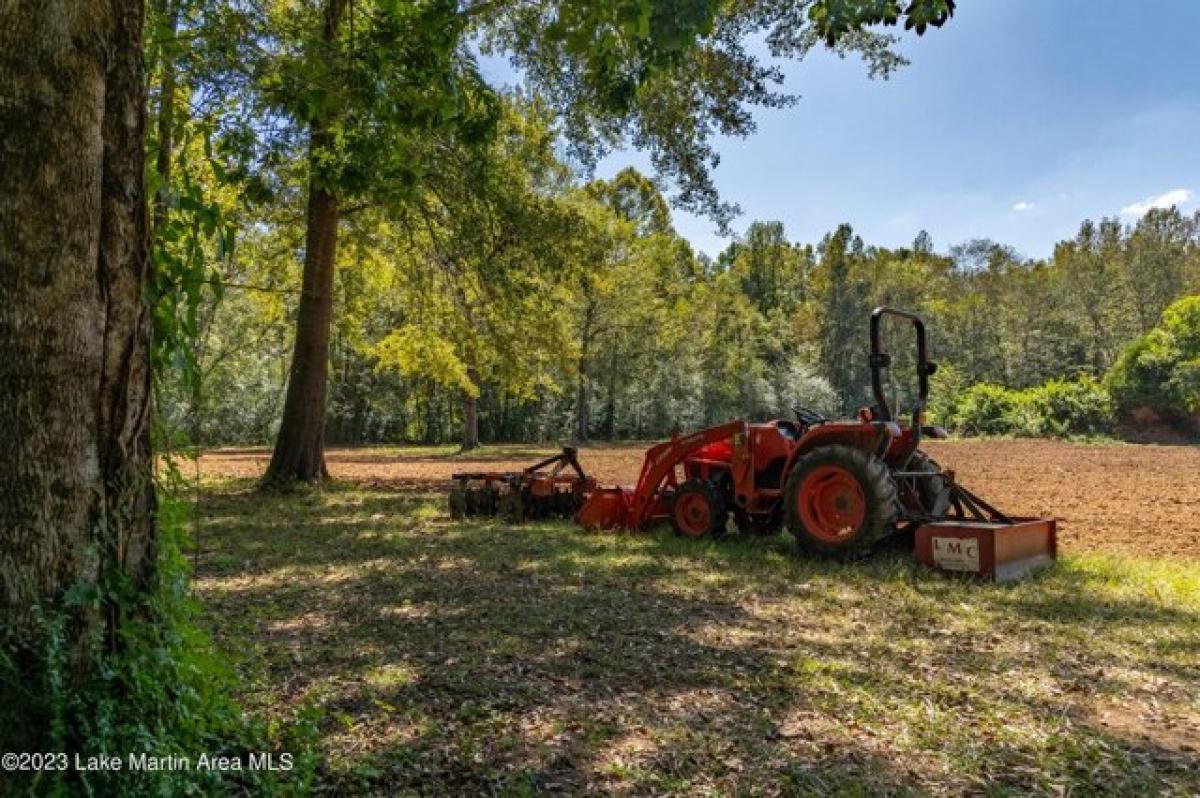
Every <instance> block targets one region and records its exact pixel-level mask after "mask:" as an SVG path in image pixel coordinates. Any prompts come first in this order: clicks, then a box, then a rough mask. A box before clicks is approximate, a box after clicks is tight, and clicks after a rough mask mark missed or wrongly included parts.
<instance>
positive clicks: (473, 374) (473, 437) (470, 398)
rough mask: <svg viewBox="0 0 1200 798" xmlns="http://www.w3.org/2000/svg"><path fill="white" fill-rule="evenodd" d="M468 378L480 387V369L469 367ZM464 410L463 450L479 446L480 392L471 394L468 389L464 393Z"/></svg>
mask: <svg viewBox="0 0 1200 798" xmlns="http://www.w3.org/2000/svg"><path fill="white" fill-rule="evenodd" d="M467 378H468V379H470V380H471V382H472V383H474V385H475V387H476V388H479V387H480V383H479V371H478V369H474V368H471V369H468V370H467ZM462 411H463V434H462V448H463V451H470V450H471V449H478V448H479V394H475V395H471V394H470V393H468V392H467V391H463V394H462Z"/></svg>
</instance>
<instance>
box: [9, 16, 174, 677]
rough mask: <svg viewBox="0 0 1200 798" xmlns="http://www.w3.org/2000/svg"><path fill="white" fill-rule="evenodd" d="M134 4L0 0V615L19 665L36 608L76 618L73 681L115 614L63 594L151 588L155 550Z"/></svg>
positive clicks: (108, 634) (111, 627) (30, 641)
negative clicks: (71, 602)
mask: <svg viewBox="0 0 1200 798" xmlns="http://www.w3.org/2000/svg"><path fill="white" fill-rule="evenodd" d="M143 13H144V12H143V4H142V1H141V0H110V2H87V1H85V0H78V2H67V1H66V0H53V1H52V0H11V1H10V2H8V3H7V4H4V5H0V130H3V131H4V133H3V136H2V137H0V164H2V166H0V603H2V604H3V610H2V612H0V617H3V619H4V621H5V624H6V625H9V626H10V629H11V630H12V631H13V632H14V634H13V635H12V636H10V637H9V639H8V641H7V643H8V644H9V645H11V646H12V647H13V651H12V653H13V655H14V658H15V660H16V662H17V663H18V665H19V666H20V665H21V664H22V663H31V662H33V661H35V659H31V658H29V657H32V655H33V652H32V651H30V650H29V649H31V648H32V647H34V646H36V645H37V643H36V638H35V635H36V626H35V624H34V623H33V621H32V619H33V617H34V613H35V608H39V610H40V612H41V613H42V614H43V615H45V614H46V613H47V612H49V613H55V612H58V611H62V612H64V613H67V614H68V615H69V616H71V619H72V620H71V623H69V624H68V626H67V634H68V636H69V640H68V644H69V646H70V650H71V655H72V656H71V661H72V665H73V673H74V675H75V677H76V678H78V679H83V678H86V677H87V676H88V675H89V674H90V673H91V672H92V670H93V668H94V667H95V664H96V662H97V656H98V655H100V654H102V653H103V652H104V650H105V648H102V647H100V646H101V645H102V644H103V645H104V646H106V647H107V649H108V650H111V649H112V648H113V647H114V646H115V645H116V641H117V639H118V637H117V628H118V625H119V624H120V622H121V618H120V617H119V615H118V613H117V610H116V607H115V606H112V605H109V606H105V607H101V608H95V607H91V606H85V607H80V606H71V607H66V606H64V602H63V594H64V592H65V591H66V590H67V589H69V588H71V587H72V586H75V585H88V584H92V585H100V584H103V583H105V582H107V581H109V580H111V579H113V578H117V577H121V578H128V579H129V581H130V582H131V583H132V584H133V585H135V586H143V587H145V586H146V585H148V584H149V582H150V580H151V578H152V577H153V575H154V566H155V562H156V558H157V530H156V525H155V505H154V492H153V486H152V483H151V478H150V469H151V453H150V436H149V424H148V420H149V414H150V400H151V389H150V357H149V342H150V316H149V309H148V308H147V306H146V304H145V302H144V300H143V296H144V293H145V288H146V286H147V284H148V278H149V258H148V247H147V227H146V222H147V220H146V198H145V195H144V189H143V185H142V181H143V151H142V148H143V128H144V116H145V112H144V105H145V95H144V86H143V75H142V25H143ZM97 633H99V634H97ZM39 676H40V674H36V675H31V680H30V683H31V684H33V683H37V682H36V681H35V677H39ZM2 700H4V699H3V698H0V701H2Z"/></svg>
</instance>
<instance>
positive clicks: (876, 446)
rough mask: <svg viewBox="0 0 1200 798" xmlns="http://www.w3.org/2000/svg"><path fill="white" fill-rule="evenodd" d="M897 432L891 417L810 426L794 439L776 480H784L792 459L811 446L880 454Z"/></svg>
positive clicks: (897, 427)
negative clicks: (842, 447)
mask: <svg viewBox="0 0 1200 798" xmlns="http://www.w3.org/2000/svg"><path fill="white" fill-rule="evenodd" d="M901 433H902V430H901V429H900V425H899V424H897V423H896V422H894V421H846V422H842V421H835V422H831V423H828V424H820V425H817V426H815V427H810V428H809V429H808V431H807V432H805V433H804V435H803V436H802V437H801V438H800V440H799V441H797V442H796V448H795V449H793V450H792V453H791V455H790V456H789V457H788V461H787V465H786V466H785V467H784V470H783V479H782V481H781V483H780V484H783V482H786V481H787V475H788V474H790V473H791V472H792V467H793V466H795V465H796V461H797V460H799V459H800V458H801V457H803V456H804V455H806V454H808V453H809V452H811V451H812V450H813V449H816V448H818V447H821V446H832V445H834V444H838V445H841V446H850V447H852V448H855V449H862V450H863V451H867V452H874V453H875V454H876V455H878V456H879V457H880V458H882V457H884V456H885V455H886V454H887V450H888V449H889V448H890V447H891V445H892V442H893V441H894V440H896V439H897V438H899V437H900V435H901Z"/></svg>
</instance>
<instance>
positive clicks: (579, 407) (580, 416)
mask: <svg viewBox="0 0 1200 798" xmlns="http://www.w3.org/2000/svg"><path fill="white" fill-rule="evenodd" d="M591 425H592V419H591V413H590V411H589V409H588V374H587V357H586V356H584V357H581V358H579V381H578V383H577V384H576V386H575V436H574V441H575V443H583V442H585V441H586V440H587V439H588V427H590V426H591Z"/></svg>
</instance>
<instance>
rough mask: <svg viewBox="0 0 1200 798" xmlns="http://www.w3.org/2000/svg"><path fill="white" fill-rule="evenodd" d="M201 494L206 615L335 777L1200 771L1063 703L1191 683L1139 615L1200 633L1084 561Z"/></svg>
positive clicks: (967, 777)
mask: <svg viewBox="0 0 1200 798" xmlns="http://www.w3.org/2000/svg"><path fill="white" fill-rule="evenodd" d="M204 514H205V517H206V524H205V529H206V532H205V538H204V540H206V541H207V545H206V551H205V553H204V555H203V557H202V559H201V564H200V569H199V576H200V578H201V581H200V585H201V588H202V594H203V599H204V602H205V604H206V606H207V607H208V610H209V613H210V617H211V618H212V619H213V622H214V624H215V625H216V628H217V630H218V632H219V633H220V634H222V636H223V638H224V642H225V644H226V645H227V646H230V647H232V648H240V649H242V650H246V651H250V652H258V653H254V654H251V655H249V656H251V657H252V658H256V662H257V664H258V665H259V666H261V668H262V669H263V671H264V677H265V680H264V681H263V682H261V683H259V686H258V687H255V688H253V689H255V690H260V691H263V692H264V693H266V694H267V695H264V696H262V700H263V701H264V702H266V701H269V700H282V701H283V702H285V703H288V702H295V701H298V700H300V699H301V698H315V699H317V700H319V701H320V702H321V703H322V704H323V706H324V707H325V709H326V716H327V728H326V733H327V734H326V742H327V749H328V751H329V754H330V763H331V770H330V773H329V774H328V777H329V779H330V780H331V781H332V782H333V784H334V785H335V789H337V790H340V791H350V792H361V791H378V792H387V791H391V790H410V791H416V792H422V793H425V792H428V793H441V794H445V793H451V794H453V793H464V792H470V793H478V792H487V793H493V792H502V793H504V792H507V793H514V794H521V793H527V792H538V791H568V792H578V791H585V790H592V791H601V792H608V791H615V792H631V793H648V792H674V793H688V794H693V793H696V792H702V791H706V790H714V791H720V792H739V791H741V792H744V791H761V792H783V793H796V794H829V793H830V792H838V791H848V792H851V793H858V794H878V793H882V792H906V791H912V792H949V793H959V792H962V791H964V790H969V789H984V788H986V789H999V790H1001V791H1004V790H1008V791H1029V790H1034V791H1037V790H1049V789H1050V788H1052V787H1053V785H1055V784H1058V783H1062V784H1068V785H1070V786H1071V787H1072V788H1074V789H1077V790H1084V791H1087V790H1089V789H1094V790H1105V789H1107V790H1113V789H1116V790H1117V791H1123V790H1124V791H1158V790H1161V789H1163V788H1164V787H1166V788H1171V787H1173V786H1179V785H1182V786H1183V787H1185V788H1188V789H1191V790H1194V789H1195V788H1196V787H1197V786H1198V778H1200V777H1198V776H1197V774H1196V773H1195V772H1194V771H1191V770H1189V769H1188V763H1187V762H1185V761H1182V760H1181V759H1180V758H1179V757H1178V756H1176V755H1175V754H1173V753H1172V752H1170V751H1165V750H1162V749H1160V748H1159V747H1157V746H1155V745H1154V744H1152V743H1149V742H1147V741H1130V740H1124V739H1118V738H1116V737H1113V736H1111V735H1108V734H1105V733H1104V732H1102V731H1097V730H1095V729H1092V728H1090V727H1088V726H1086V725H1083V724H1079V723H1075V722H1073V721H1072V719H1071V718H1072V716H1071V712H1072V711H1073V709H1075V708H1077V707H1079V706H1082V705H1083V703H1085V702H1088V701H1093V700H1095V699H1096V698H1097V697H1098V696H1099V697H1105V696H1115V695H1124V694H1126V693H1129V692H1130V691H1134V690H1137V689H1140V688H1141V686H1142V684H1141V682H1140V681H1139V680H1140V679H1141V677H1142V676H1143V675H1152V676H1153V677H1154V678H1157V679H1159V680H1160V682H1161V681H1164V680H1165V684H1166V685H1167V688H1169V689H1173V690H1178V691H1181V692H1182V693H1185V694H1186V693H1187V692H1188V691H1191V692H1193V693H1195V692H1197V690H1198V689H1200V676H1198V675H1197V674H1196V673H1195V672H1194V671H1193V672H1190V673H1189V672H1188V671H1187V670H1186V668H1184V667H1183V666H1182V665H1180V664H1179V663H1181V662H1182V661H1183V660H1184V659H1186V657H1187V655H1188V652H1189V651H1191V650H1193V649H1191V648H1188V646H1187V644H1186V643H1184V644H1181V645H1180V646H1179V647H1178V648H1177V649H1176V650H1175V651H1174V653H1173V655H1172V656H1170V657H1168V658H1163V657H1161V656H1159V655H1156V654H1155V652H1154V651H1153V650H1152V647H1139V641H1138V640H1131V639H1129V636H1130V635H1132V634H1138V633H1142V632H1144V631H1145V630H1146V629H1151V630H1174V632H1175V633H1176V638H1175V639H1178V640H1183V641H1186V640H1189V639H1191V640H1194V639H1195V638H1196V635H1197V629H1198V628H1200V618H1198V615H1197V611H1196V609H1195V608H1191V609H1186V608H1175V607H1170V606H1167V605H1165V604H1164V603H1162V602H1154V601H1151V600H1150V599H1148V598H1146V597H1144V596H1141V595H1126V594H1123V593H1120V592H1114V591H1108V590H1107V588H1106V584H1105V583H1104V581H1103V580H1101V579H1099V578H1098V577H1096V576H1095V575H1094V574H1093V573H1091V572H1089V571H1086V570H1082V569H1078V568H1073V567H1070V566H1068V567H1062V568H1059V569H1057V570H1056V572H1055V573H1053V574H1049V575H1046V576H1043V577H1040V578H1038V579H1035V580H1032V581H1030V582H1028V583H1023V584H1021V585H1016V586H994V585H980V584H974V583H965V582H960V581H956V580H948V579H944V578H942V577H939V576H933V575H929V574H926V573H924V572H922V571H920V570H919V569H917V568H916V567H915V566H914V565H913V564H911V563H910V562H909V561H908V560H907V559H906V557H905V556H904V554H903V553H902V552H887V553H883V554H881V555H880V556H877V557H875V558H872V559H871V560H869V561H866V562H862V563H853V564H837V563H828V562H817V561H812V560H804V559H800V558H798V557H797V556H796V555H795V554H794V553H793V548H792V546H791V545H790V542H789V541H787V540H786V539H785V538H784V537H783V536H778V537H775V538H767V539H761V538H759V539H732V540H728V541H721V542H707V543H700V544H697V543H696V542H694V541H685V540H680V539H677V538H674V537H672V536H670V535H669V534H668V533H665V532H657V533H652V534H642V535H600V536H593V535H586V534H582V533H580V532H578V531H577V530H575V529H574V528H573V527H571V526H569V525H566V524H545V525H528V526H524V527H519V528H515V529H513V528H508V527H505V526H503V525H500V524H496V523H476V524H456V523H450V522H448V520H447V519H445V517H444V516H443V515H442V514H441V512H440V505H431V504H430V503H429V501H428V500H426V499H423V498H421V497H418V496H414V495H411V494H390V493H382V492H363V491H361V490H360V489H351V488H335V489H332V490H328V491H322V492H312V493H309V494H305V495H301V496H292V497H273V496H262V495H258V494H254V493H250V492H242V493H236V492H218V493H212V494H210V495H209V496H207V497H206V500H205V503H204ZM1143 648H1145V649H1146V650H1145V651H1143ZM1177 666H1178V667H1177ZM1131 670H1132V671H1133V673H1132V674H1131V673H1130V671H1131ZM281 686H282V687H281ZM1081 763H1082V764H1081Z"/></svg>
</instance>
